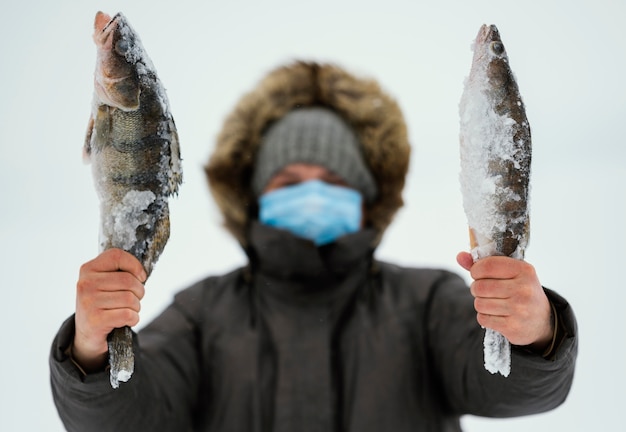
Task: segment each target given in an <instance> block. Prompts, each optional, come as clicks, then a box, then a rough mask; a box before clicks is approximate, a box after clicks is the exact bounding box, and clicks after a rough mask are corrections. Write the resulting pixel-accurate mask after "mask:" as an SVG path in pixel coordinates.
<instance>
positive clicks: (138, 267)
mask: <svg viewBox="0 0 626 432" xmlns="http://www.w3.org/2000/svg"><path fill="white" fill-rule="evenodd" d="M117 271H123V272H128V273H130V274H132V275H133V276H135V278H136V279H137V280H139V281H140V282H142V283H144V282H145V281H146V279H147V278H148V276H147V274H146V271H145V270H144V268H143V265H142V264H141V262H140V261H139V260H138V259H137V258H136V257H135V256H133V255H132V254H130V253H128V252H126V251H124V250H122V249H116V248H113V249H107V250H105V251H104V252H102V253H101V254H100V255H98V256H97V257H96V258H95V259H93V260H92V261H89V262H88V263H86V264H85V265H84V266H83V267H82V268H81V273H82V272H117Z"/></svg>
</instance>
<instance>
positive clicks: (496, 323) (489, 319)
mask: <svg viewBox="0 0 626 432" xmlns="http://www.w3.org/2000/svg"><path fill="white" fill-rule="evenodd" d="M476 321H478V324H480V325H481V326H482V327H484V328H490V329H492V330H495V331H497V332H499V333H502V329H504V328H505V327H506V318H505V317H501V316H497V315H487V314H482V313H477V314H476Z"/></svg>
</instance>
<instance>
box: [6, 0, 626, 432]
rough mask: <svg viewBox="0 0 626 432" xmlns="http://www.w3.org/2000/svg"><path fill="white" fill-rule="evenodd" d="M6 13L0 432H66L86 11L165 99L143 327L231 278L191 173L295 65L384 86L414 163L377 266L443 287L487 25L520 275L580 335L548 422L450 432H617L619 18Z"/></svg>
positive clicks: (83, 208) (624, 379)
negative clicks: (147, 62) (128, 29)
mask: <svg viewBox="0 0 626 432" xmlns="http://www.w3.org/2000/svg"><path fill="white" fill-rule="evenodd" d="M5 3H6V4H3V16H4V20H3V21H4V22H3V25H2V26H0V40H2V41H3V43H2V44H1V45H0V59H1V60H0V61H1V65H2V66H1V67H0V119H1V120H0V121H1V125H2V127H0V184H2V185H3V191H4V194H3V195H4V196H3V199H2V200H1V201H0V212H1V215H2V216H1V217H2V224H0V240H1V242H2V243H1V244H2V249H1V250H0V271H1V272H2V290H3V293H4V301H3V305H4V308H5V312H4V313H2V314H0V324H1V325H2V328H3V329H4V341H3V343H2V355H1V356H0V370H2V371H3V379H2V386H1V389H0V394H1V397H2V398H1V403H0V430H3V431H33V430H39V431H61V430H63V427H62V425H61V423H60V421H59V420H58V417H57V414H56V411H55V408H54V406H53V403H52V399H51V395H50V390H49V384H48V367H47V355H48V351H49V346H50V342H51V339H52V337H53V335H54V333H55V332H56V330H57V328H58V326H59V325H60V323H61V322H62V320H63V319H65V318H66V317H67V316H68V315H69V314H70V313H71V312H72V310H73V305H74V285H75V282H76V277H77V274H78V268H79V266H80V264H81V263H83V262H84V261H86V260H88V259H91V258H92V257H93V256H94V255H95V254H96V253H97V225H98V209H97V206H98V203H97V198H96V196H95V192H94V189H93V185H92V182H91V177H90V168H89V167H87V166H84V165H83V164H82V163H81V147H82V142H83V137H84V132H85V129H86V123H87V118H88V114H89V106H90V101H91V91H92V82H91V77H92V72H93V67H94V64H95V46H94V45H93V43H92V42H91V32H92V23H93V18H94V15H95V12H96V11H97V10H98V9H100V8H105V12H108V13H115V12H116V11H119V10H122V11H123V12H124V13H125V15H126V16H127V17H128V19H129V20H130V22H131V23H132V24H133V26H134V27H135V29H136V30H137V31H138V32H139V34H140V35H141V37H142V40H143V42H144V46H145V47H146V50H147V51H148V53H149V54H150V57H151V58H152V60H153V62H154V63H155V65H156V67H157V70H158V72H159V75H160V77H161V79H162V81H163V82H164V83H165V85H166V87H167V90H168V95H169V98H170V102H171V108H172V112H173V113H174V116H175V119H176V123H177V126H178V130H179V134H180V139H181V146H182V153H183V158H184V170H185V183H184V184H183V185H182V188H181V193H180V196H179V198H177V199H175V200H173V202H172V238H171V241H170V243H169V244H168V246H167V248H166V249H165V252H164V254H163V256H162V257H161V260H160V261H159V263H158V265H157V266H156V270H155V272H154V273H153V275H152V277H151V280H150V283H149V286H148V287H147V296H146V299H145V300H144V303H143V313H142V319H143V322H147V321H149V320H150V319H151V318H152V317H153V316H154V315H155V314H157V313H158V312H159V311H160V310H161V309H162V308H163V307H164V306H165V305H166V304H167V302H168V301H169V299H170V298H171V297H172V295H173V293H174V292H175V291H177V290H178V289H180V288H183V287H184V286H186V285H187V284H188V283H190V282H192V281H195V280H197V279H198V278H200V277H202V276H204V275H206V274H209V273H221V272H223V271H225V270H227V269H231V268H233V267H234V266H236V265H238V264H240V263H242V262H243V255H242V254H241V252H240V251H239V249H238V247H237V246H236V244H235V242H234V241H233V240H231V239H230V238H229V237H228V236H227V235H226V234H225V233H224V232H223V231H222V229H221V228H220V220H219V215H218V214H217V212H216V209H215V207H214V206H213V204H212V202H211V200H210V198H209V196H208V192H207V188H206V185H205V182H204V178H203V174H202V170H201V167H202V165H203V163H204V162H205V160H206V158H207V157H208V155H209V152H210V150H211V148H212V143H213V140H214V137H215V135H216V133H217V131H218V129H219V125H220V123H221V121H222V120H223V118H224V116H225V114H226V113H227V112H228V110H229V109H230V108H231V106H232V105H233V104H234V103H235V101H236V100H237V99H238V97H239V96H240V95H241V94H242V92H244V91H246V90H248V89H249V88H250V87H251V86H252V85H253V84H254V83H255V82H256V81H257V80H258V79H259V78H260V77H261V76H262V75H263V74H264V73H265V72H266V71H267V70H269V69H271V68H273V67H275V66H276V65H278V64H280V63H282V62H284V61H289V60H292V59H295V58H304V59H315V60H326V61H333V62H337V63H339V64H341V65H343V66H345V67H347V68H349V69H350V70H352V71H354V72H356V73H360V74H364V75H368V76H372V77H375V78H377V79H379V80H380V81H381V82H382V84H383V86H384V87H385V88H387V89H388V90H389V91H390V92H391V93H392V94H394V95H395V96H396V98H397V99H398V101H399V102H400V104H401V106H402V107H403V109H404V110H405V114H406V117H407V120H408V123H409V126H410V134H411V141H412V143H413V145H414V154H413V160H412V164H411V172H410V177H409V179H408V185H407V189H406V194H405V199H406V202H407V205H406V207H405V208H404V209H403V210H402V211H401V213H400V214H399V216H398V218H397V220H396V223H395V225H393V226H392V228H391V229H390V230H389V232H388V234H387V236H386V238H385V240H384V242H383V244H382V245H381V247H380V249H379V252H378V256H379V257H380V258H384V259H387V260H393V261H397V262H400V263H402V264H410V265H435V266H442V267H446V268H450V269H455V270H456V269H457V266H456V263H455V260H454V257H455V255H456V253H457V251H459V250H461V249H466V248H467V231H466V228H465V216H464V214H463V209H462V205H461V197H460V192H459V185H458V171H459V163H458V130H459V126H458V111H457V106H458V102H459V99H460V96H461V92H462V86H463V79H464V77H465V76H466V75H467V74H468V72H469V67H470V62H471V51H470V43H471V41H472V40H473V38H474V36H475V35H476V32H477V31H478V28H479V27H480V25H481V24H483V23H493V24H496V25H498V27H499V29H500V31H501V33H502V37H503V40H504V43H505V46H506V47H507V49H508V52H509V56H510V59H511V64H512V67H513V70H514V71H515V72H516V75H517V78H518V83H519V85H520V88H521V92H522V96H523V97H524V100H525V103H526V105H527V111H528V117H529V120H530V124H531V127H532V132H533V145H534V160H533V174H532V184H533V189H532V201H531V203H532V209H531V220H532V235H531V241H530V246H529V248H528V251H527V259H528V261H530V262H531V263H533V264H534V265H535V266H536V268H537V271H538V273H539V276H540V278H541V280H542V282H543V283H544V285H546V286H549V287H551V288H554V289H556V290H557V291H559V292H560V293H561V294H563V295H565V296H566V297H567V298H568V299H569V300H570V301H571V303H572V305H573V307H574V309H575V311H576V313H577V316H578V319H579V325H580V342H581V343H580V356H579V362H578V369H577V374H576V378H575V382H574V387H573V389H572V392H571V394H570V397H569V399H568V400H567V401H566V403H565V404H564V405H563V406H562V407H560V408H558V409H557V410H555V411H553V412H550V413H547V414H544V415H540V416H532V417H527V418H521V419H510V420H486V419H477V418H469V417H468V418H466V419H465V420H464V426H465V430H466V431H470V432H471V431H481V432H484V431H500V430H503V429H505V430H507V431H512V432H515V431H526V430H540V431H544V430H545V431H548V430H570V431H588V430H593V429H600V430H604V431H614V430H620V428H623V419H622V413H621V412H620V410H621V408H622V405H623V401H624V396H623V389H624V388H625V387H626V372H625V371H624V368H623V366H621V365H622V363H623V358H624V356H625V355H626V347H625V346H624V343H623V339H624V337H623V331H624V329H625V328H626V325H625V323H624V314H623V312H622V308H623V305H624V304H625V303H626V290H625V289H623V287H622V286H621V285H622V284H621V283H619V280H618V272H619V271H620V269H621V268H622V266H623V263H624V262H625V259H626V254H625V252H624V247H623V245H622V243H624V242H625V241H626V231H625V228H624V221H625V220H626V199H625V198H626V196H625V194H624V187H625V186H626V174H625V170H624V168H623V165H624V160H625V159H626V150H625V147H624V144H623V132H622V127H623V126H622V125H623V122H624V118H626V86H625V85H624V83H623V77H624V76H626V74H625V72H626V63H625V62H626V60H625V57H624V53H626V28H625V27H624V26H623V23H622V22H621V21H622V18H623V17H624V16H626V15H625V14H626V7H625V6H624V5H623V3H622V2H618V1H610V0H598V1H596V2H593V3H591V2H583V1H552V2H546V1H543V0H541V1H535V0H531V1H527V2H524V3H519V2H515V3H514V2H501V1H474V2H464V1H458V2H451V1H441V2H438V3H436V6H433V2H417V1H409V0H406V1H400V0H389V1H387V2H368V1H356V0H352V1H336V0H319V1H317V2H306V3H305V2H290V1H277V0H268V1H264V2H255V1H251V0H250V1H246V2H244V1H231V2H218V3H216V2H200V1H191V0H190V1H188V2H180V3H173V2H171V1H168V2H166V1H160V0H153V1H150V2H148V1H145V0H141V1H139V0H137V1H134V2H122V1H119V0H115V1H107V2H104V1H102V2H77V1H69V0H68V1H57V2H45V1H43V0H26V1H24V2H5ZM182 4H185V6H181V5H182ZM383 4H384V5H385V7H384V8H383V7H382V5H383ZM421 4H428V6H421ZM509 4H510V6H509ZM591 4H593V5H591Z"/></svg>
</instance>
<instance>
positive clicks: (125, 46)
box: [115, 39, 130, 55]
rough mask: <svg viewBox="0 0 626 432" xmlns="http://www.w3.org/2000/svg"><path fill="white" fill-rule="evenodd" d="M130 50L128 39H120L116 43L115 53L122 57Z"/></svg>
mask: <svg viewBox="0 0 626 432" xmlns="http://www.w3.org/2000/svg"><path fill="white" fill-rule="evenodd" d="M129 49H130V44H129V43H128V41H127V40H126V39H120V40H118V41H117V42H116V43H115V51H116V52H117V53H118V54H120V55H124V54H126V53H127V52H128V50H129Z"/></svg>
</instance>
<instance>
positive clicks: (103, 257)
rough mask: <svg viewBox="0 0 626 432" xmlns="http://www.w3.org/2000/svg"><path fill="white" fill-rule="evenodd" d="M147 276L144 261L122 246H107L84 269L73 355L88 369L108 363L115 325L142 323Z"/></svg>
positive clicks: (78, 295)
mask: <svg viewBox="0 0 626 432" xmlns="http://www.w3.org/2000/svg"><path fill="white" fill-rule="evenodd" d="M146 279H147V275H146V272H145V270H144V268H143V266H142V264H141V262H140V261H139V260H138V259H137V258H135V257H134V256H133V255H131V254H130V253H128V252H125V251H123V250H121V249H107V250H106V251H104V252H102V253H101V254H100V255H98V257H97V258H95V259H94V260H92V261H89V262H87V263H85V264H83V266H82V267H81V268H80V275H79V278H78V283H77V284H76V318H75V321H76V333H75V335H74V344H73V346H72V357H73V359H74V360H75V361H76V362H77V363H78V364H79V365H80V366H81V367H82V368H83V369H84V370H85V371H86V372H95V371H98V370H102V369H103V368H104V366H105V365H106V361H107V351H108V347H107V336H108V335H109V333H110V332H111V331H112V330H113V329H114V328H118V327H124V326H131V327H132V326H134V325H136V324H137V323H138V322H139V310H140V308H141V304H140V301H141V299H142V298H143V296H144V293H145V290H144V286H143V284H144V283H145V281H146Z"/></svg>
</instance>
